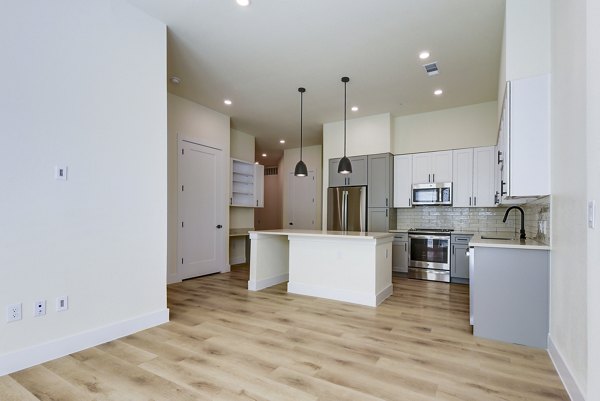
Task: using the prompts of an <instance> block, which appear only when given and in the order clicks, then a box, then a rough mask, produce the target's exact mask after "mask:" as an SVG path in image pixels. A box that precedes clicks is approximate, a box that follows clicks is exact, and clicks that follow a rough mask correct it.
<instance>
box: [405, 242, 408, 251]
mask: <svg viewBox="0 0 600 401" xmlns="http://www.w3.org/2000/svg"><path fill="white" fill-rule="evenodd" d="M406 248H407V247H406V242H405V243H404V252H406V251H408V249H406Z"/></svg>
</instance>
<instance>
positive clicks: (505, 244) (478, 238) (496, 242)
mask: <svg viewBox="0 0 600 401" xmlns="http://www.w3.org/2000/svg"><path fill="white" fill-rule="evenodd" d="M494 236H496V237H505V235H502V233H480V234H477V235H475V236H473V238H472V239H471V241H469V246H474V247H487V248H513V249H537V250H542V251H549V250H550V246H549V245H546V244H543V243H541V242H537V241H535V240H532V239H525V240H520V239H519V238H516V239H512V238H511V239H493V238H482V237H494ZM506 238H509V237H506Z"/></svg>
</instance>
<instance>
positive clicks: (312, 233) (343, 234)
mask: <svg viewBox="0 0 600 401" xmlns="http://www.w3.org/2000/svg"><path fill="white" fill-rule="evenodd" d="M252 234H267V235H297V236H303V237H335V238H352V239H380V238H392V237H393V236H394V234H393V233H384V232H369V231H362V232H361V231H330V230H294V229H291V230H290V229H278V230H260V231H250V235H252Z"/></svg>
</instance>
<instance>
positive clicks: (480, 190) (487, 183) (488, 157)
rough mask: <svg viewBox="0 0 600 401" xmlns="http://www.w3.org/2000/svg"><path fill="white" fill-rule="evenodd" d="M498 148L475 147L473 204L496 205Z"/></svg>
mask: <svg viewBox="0 0 600 401" xmlns="http://www.w3.org/2000/svg"><path fill="white" fill-rule="evenodd" d="M496 157H497V156H496V148H495V147H494V146H488V147H485V148H475V149H473V206H477V207H491V206H494V205H495V186H494V182H495V172H496Z"/></svg>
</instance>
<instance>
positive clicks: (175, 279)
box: [167, 273, 181, 284]
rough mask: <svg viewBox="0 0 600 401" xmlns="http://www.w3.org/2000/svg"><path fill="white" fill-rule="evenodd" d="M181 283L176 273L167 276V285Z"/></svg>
mask: <svg viewBox="0 0 600 401" xmlns="http://www.w3.org/2000/svg"><path fill="white" fill-rule="evenodd" d="M174 283H181V278H180V277H179V275H178V274H177V273H173V274H167V284H174Z"/></svg>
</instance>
